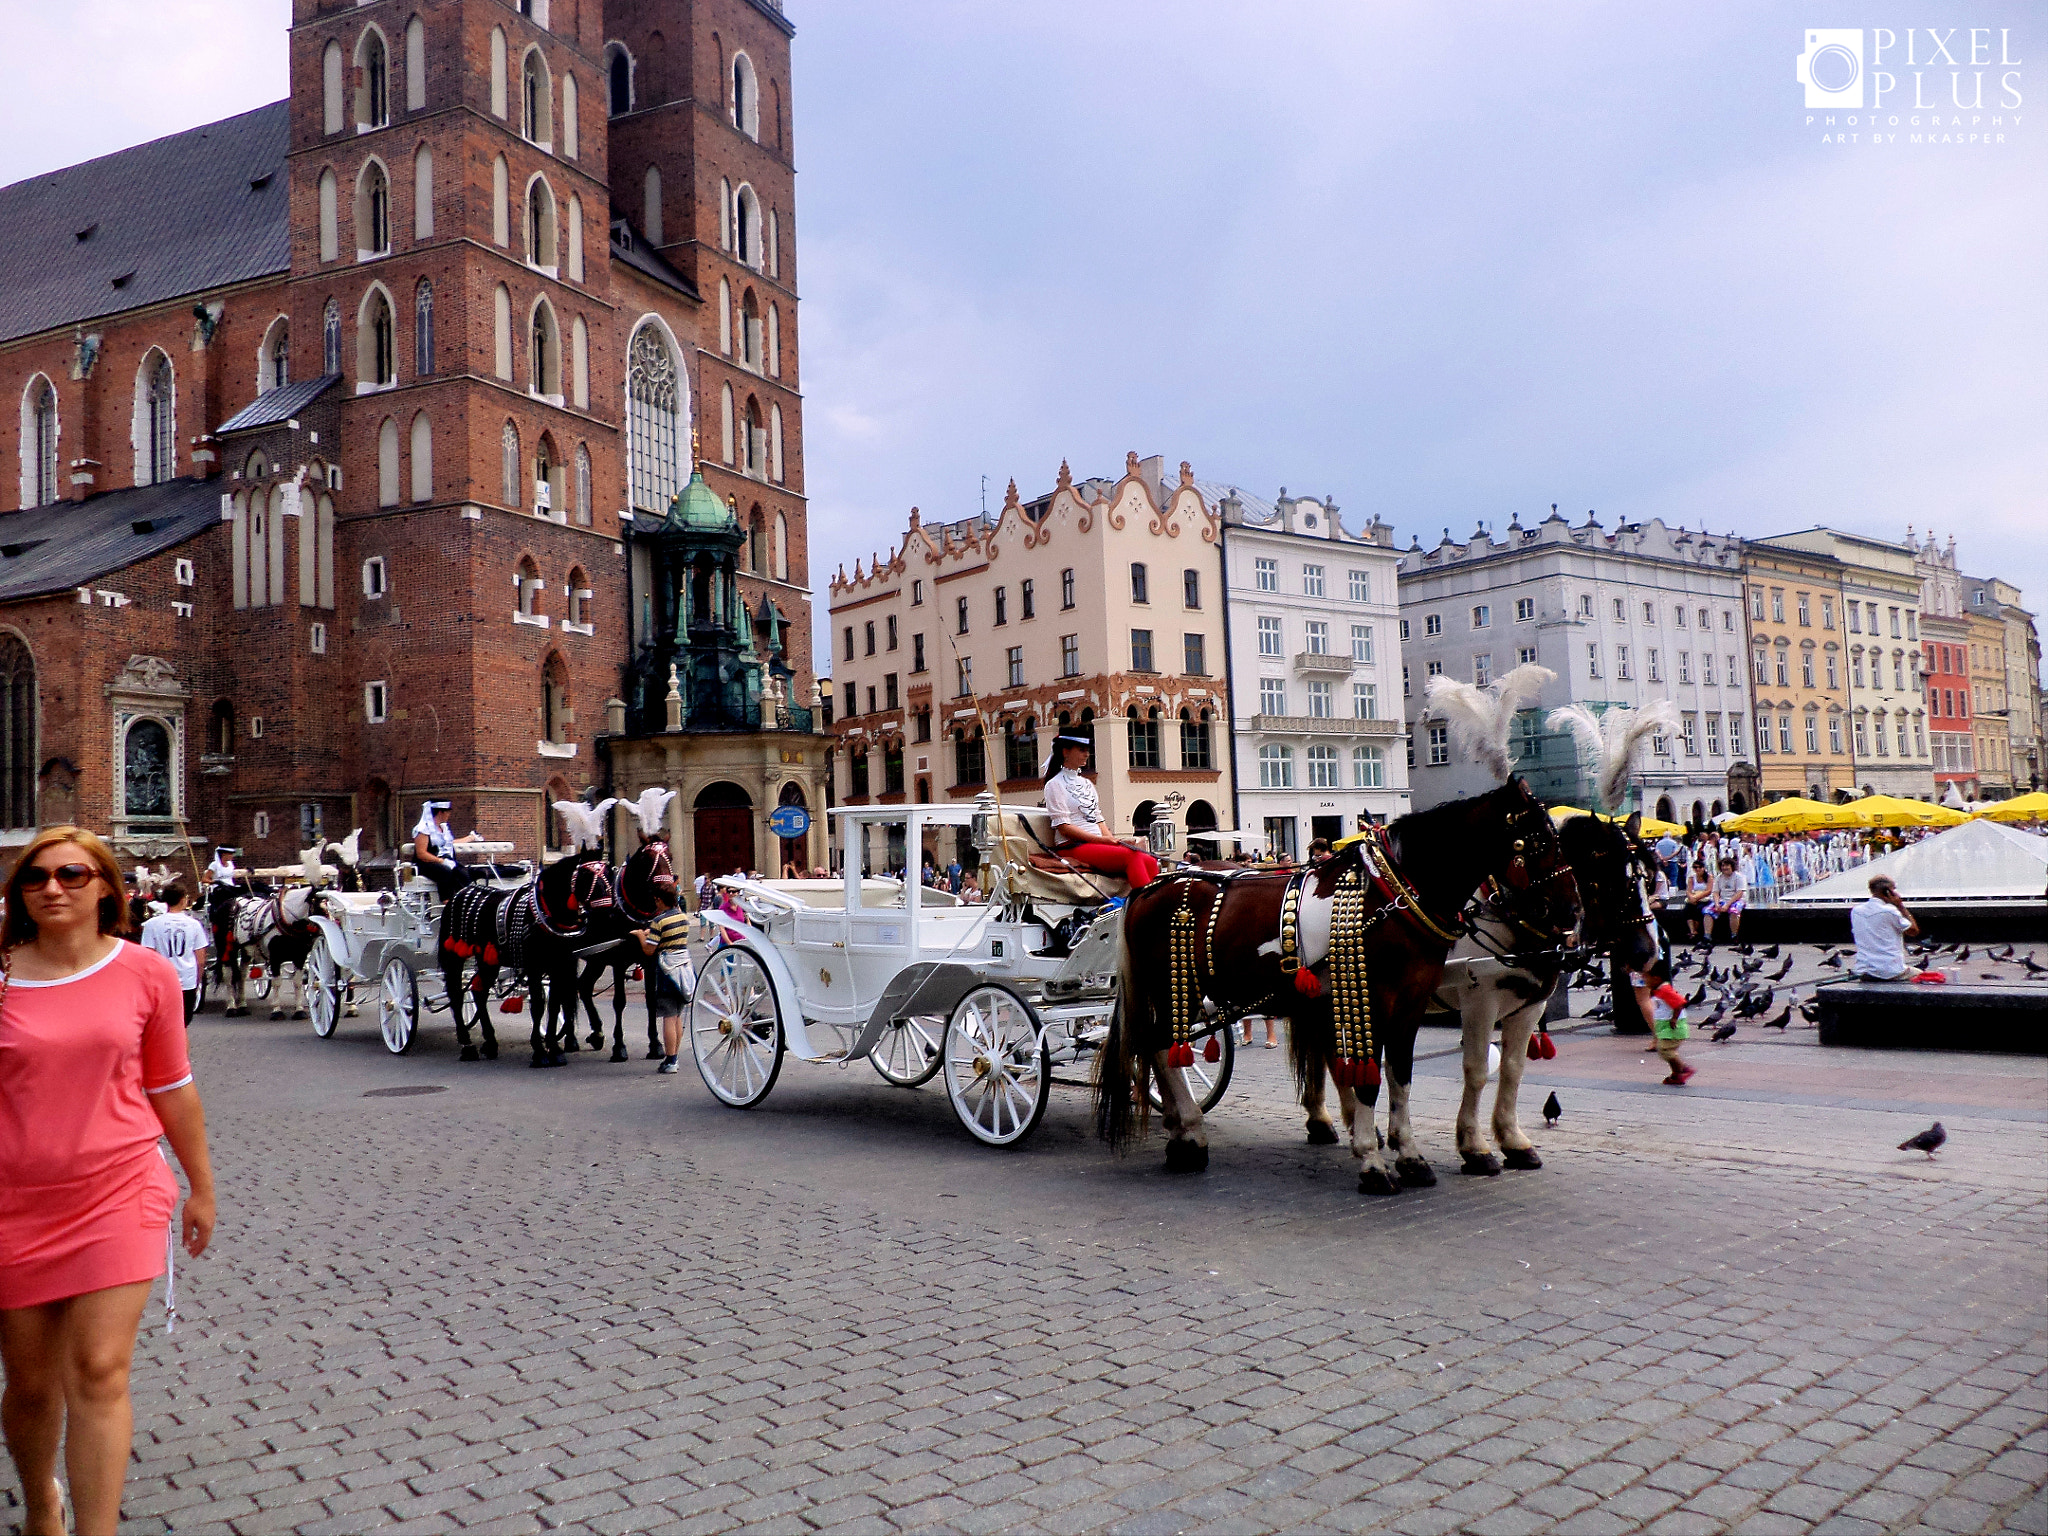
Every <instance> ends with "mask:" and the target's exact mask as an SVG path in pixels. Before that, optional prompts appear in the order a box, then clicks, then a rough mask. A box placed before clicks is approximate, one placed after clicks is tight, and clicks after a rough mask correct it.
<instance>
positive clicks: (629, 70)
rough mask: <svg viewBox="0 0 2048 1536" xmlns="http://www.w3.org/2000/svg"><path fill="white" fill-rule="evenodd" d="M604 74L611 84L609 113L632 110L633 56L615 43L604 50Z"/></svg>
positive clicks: (622, 113)
mask: <svg viewBox="0 0 2048 1536" xmlns="http://www.w3.org/2000/svg"><path fill="white" fill-rule="evenodd" d="M605 75H606V78H607V80H608V82H609V83H610V86H611V101H610V108H611V115H612V116H613V117H622V116H624V115H625V114H626V113H628V112H630V111H632V110H633V56H632V55H631V54H629V53H627V52H626V50H625V49H624V48H623V47H621V46H620V45H619V44H617V43H613V44H612V45H611V47H610V48H609V49H607V50H606V61H605Z"/></svg>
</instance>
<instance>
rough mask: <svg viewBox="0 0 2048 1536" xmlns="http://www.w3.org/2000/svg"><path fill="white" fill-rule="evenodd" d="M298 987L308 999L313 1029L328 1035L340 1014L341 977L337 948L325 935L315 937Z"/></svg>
mask: <svg viewBox="0 0 2048 1536" xmlns="http://www.w3.org/2000/svg"><path fill="white" fill-rule="evenodd" d="M299 991H300V992H301V993H302V994H303V995H304V997H305V999H306V1015H307V1017H308V1018H310V1019H312V1021H313V1033H314V1034H316V1035H318V1036H319V1037H320V1038H321V1039H322V1040H325V1039H327V1038H328V1037H329V1036H330V1035H332V1034H333V1033H334V1026H335V1022H336V1021H337V1020H338V1019H339V1018H340V1017H341V978H340V976H339V974H338V973H337V971H336V968H335V964H334V952H333V951H332V950H330V949H329V948H328V947H327V940H326V938H325V937H324V936H323V937H316V938H315V939H314V940H313V951H312V953H311V954H309V955H307V956H306V969H305V972H304V974H303V975H302V976H301V977H300V979H299Z"/></svg>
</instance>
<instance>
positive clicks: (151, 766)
mask: <svg viewBox="0 0 2048 1536" xmlns="http://www.w3.org/2000/svg"><path fill="white" fill-rule="evenodd" d="M121 782H122V809H123V810H124V812H125V813H126V814H127V815H128V816H130V817H138V816H140V817H154V818H168V817H170V816H171V815H173V814H174V812H173V810H172V799H171V791H172V781H171V733H170V732H169V731H168V730H166V729H165V728H164V723H163V722H162V721H161V720H153V719H148V718H145V719H141V720H137V721H136V722H135V723H134V724H132V725H130V726H129V727H128V735H127V738H126V739H125V740H124V742H123V743H122V748H121Z"/></svg>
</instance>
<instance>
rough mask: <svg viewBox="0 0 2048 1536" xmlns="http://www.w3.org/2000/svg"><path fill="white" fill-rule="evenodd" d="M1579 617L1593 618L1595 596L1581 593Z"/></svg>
mask: <svg viewBox="0 0 2048 1536" xmlns="http://www.w3.org/2000/svg"><path fill="white" fill-rule="evenodd" d="M1579 617H1580V618H1582V619H1590V618H1591V617H1593V594H1592V593H1590V592H1581V593H1580V594H1579ZM1404 638H1405V637H1404Z"/></svg>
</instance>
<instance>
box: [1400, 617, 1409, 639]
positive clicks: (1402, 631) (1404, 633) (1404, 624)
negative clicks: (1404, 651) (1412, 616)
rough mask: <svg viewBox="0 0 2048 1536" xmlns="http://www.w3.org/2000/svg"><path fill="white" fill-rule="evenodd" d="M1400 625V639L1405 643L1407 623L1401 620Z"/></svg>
mask: <svg viewBox="0 0 2048 1536" xmlns="http://www.w3.org/2000/svg"><path fill="white" fill-rule="evenodd" d="M1400 623H1401V639H1402V640H1403V641H1404V642H1405V641H1406V640H1407V638H1408V621H1407V620H1406V619H1402V620H1401V621H1400Z"/></svg>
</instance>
